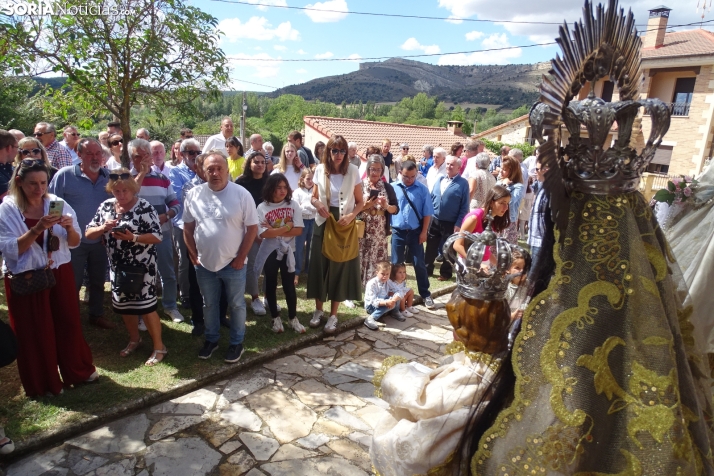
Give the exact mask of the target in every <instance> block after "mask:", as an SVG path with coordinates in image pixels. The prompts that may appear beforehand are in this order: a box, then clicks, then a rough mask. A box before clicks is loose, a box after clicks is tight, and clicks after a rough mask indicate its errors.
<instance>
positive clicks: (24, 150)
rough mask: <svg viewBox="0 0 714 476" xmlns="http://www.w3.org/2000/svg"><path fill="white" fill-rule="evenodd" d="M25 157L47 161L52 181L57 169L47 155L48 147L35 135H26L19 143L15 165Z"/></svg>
mask: <svg viewBox="0 0 714 476" xmlns="http://www.w3.org/2000/svg"><path fill="white" fill-rule="evenodd" d="M25 159H37V160H41V161H42V162H44V163H45V165H46V166H47V168H48V169H49V171H50V181H52V177H54V176H55V174H56V173H57V169H56V168H54V167H52V165H50V158H49V157H48V156H47V149H45V146H43V145H42V142H40V141H39V139H35V138H34V137H24V138H22V139H20V141H19V142H18V143H17V155H16V156H15V167H17V166H18V165H20V163H21V162H22V161H23V160H25Z"/></svg>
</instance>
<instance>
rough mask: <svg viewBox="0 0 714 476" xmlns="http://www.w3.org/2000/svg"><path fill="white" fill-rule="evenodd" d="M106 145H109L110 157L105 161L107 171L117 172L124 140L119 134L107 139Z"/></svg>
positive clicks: (119, 166)
mask: <svg viewBox="0 0 714 476" xmlns="http://www.w3.org/2000/svg"><path fill="white" fill-rule="evenodd" d="M107 144H109V151H110V152H111V153H112V156H111V157H110V158H109V159H107V165H106V167H107V169H109V170H117V169H120V168H121V152H122V149H123V148H124V138H123V137H122V136H121V134H112V135H110V136H109V139H107Z"/></svg>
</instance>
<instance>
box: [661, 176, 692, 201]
mask: <svg viewBox="0 0 714 476" xmlns="http://www.w3.org/2000/svg"><path fill="white" fill-rule="evenodd" d="M698 183H699V182H697V181H696V180H695V179H693V178H692V177H690V176H688V175H681V176H679V177H672V180H670V181H668V182H667V188H663V189H661V190H658V191H657V193H655V196H654V197H653V200H655V201H658V202H665V203H667V204H668V205H672V204H673V203H682V202H692V201H694V192H695V190H696V188H697V184H698Z"/></svg>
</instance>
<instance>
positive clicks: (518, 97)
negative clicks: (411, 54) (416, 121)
mask: <svg viewBox="0 0 714 476" xmlns="http://www.w3.org/2000/svg"><path fill="white" fill-rule="evenodd" d="M549 67H550V64H549V63H536V64H511V65H477V66H436V65H432V64H427V63H421V62H419V61H411V60H405V59H400V58H392V59H388V60H386V61H383V62H376V63H375V62H372V63H360V65H359V70H357V71H354V72H352V73H349V74H342V75H337V76H327V77H324V78H317V79H313V80H312V81H308V82H306V83H303V84H296V85H293V86H287V87H285V88H281V89H278V90H276V91H273V92H272V93H271V94H270V96H272V97H277V96H280V95H281V94H296V95H298V96H302V97H304V98H305V99H307V100H314V99H319V100H320V101H326V102H332V103H336V104H341V103H342V102H343V101H346V102H347V103H351V102H353V101H362V102H366V101H374V102H394V101H399V100H401V99H402V98H404V97H407V96H414V95H416V94H417V93H419V92H422V91H423V92H425V93H427V94H429V95H431V96H438V97H439V99H440V100H442V101H447V102H469V103H478V104H500V105H502V106H504V107H506V108H515V107H518V106H521V105H523V104H529V103H531V102H533V101H535V99H536V98H537V97H538V92H537V89H538V85H539V84H540V80H541V76H542V75H543V74H545V73H547V72H548V69H549Z"/></svg>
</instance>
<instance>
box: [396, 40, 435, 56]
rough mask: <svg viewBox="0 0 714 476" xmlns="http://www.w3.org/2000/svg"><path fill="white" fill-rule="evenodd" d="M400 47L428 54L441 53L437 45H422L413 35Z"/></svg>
mask: <svg viewBox="0 0 714 476" xmlns="http://www.w3.org/2000/svg"><path fill="white" fill-rule="evenodd" d="M401 48H402V49H403V50H406V51H416V50H421V51H423V52H424V53H426V54H428V55H433V54H437V53H441V48H439V45H422V44H420V43H419V42H418V41H417V39H416V38H414V37H412V38H409V39H408V40H407V41H405V42H404V44H403V45H402V46H401Z"/></svg>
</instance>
